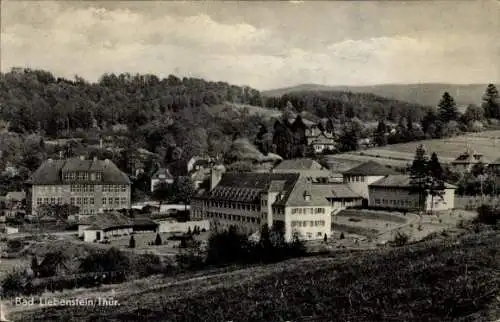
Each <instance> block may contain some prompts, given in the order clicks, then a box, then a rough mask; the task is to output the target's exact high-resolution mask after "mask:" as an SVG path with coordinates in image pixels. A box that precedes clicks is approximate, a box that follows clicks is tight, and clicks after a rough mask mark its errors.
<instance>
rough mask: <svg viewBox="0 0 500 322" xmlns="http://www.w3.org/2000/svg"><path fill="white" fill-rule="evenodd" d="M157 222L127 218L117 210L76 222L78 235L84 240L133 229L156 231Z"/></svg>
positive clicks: (115, 234)
mask: <svg viewBox="0 0 500 322" xmlns="http://www.w3.org/2000/svg"><path fill="white" fill-rule="evenodd" d="M157 229H158V224H157V223H155V222H154V221H152V220H149V219H147V218H128V217H126V216H124V215H122V214H120V213H117V212H108V213H102V214H98V215H95V216H88V217H86V218H84V219H82V221H81V222H80V223H79V224H78V237H83V241H85V242H95V241H97V242H98V241H101V240H104V239H111V238H114V237H120V236H123V235H130V234H131V233H132V232H134V231H156V230H157Z"/></svg>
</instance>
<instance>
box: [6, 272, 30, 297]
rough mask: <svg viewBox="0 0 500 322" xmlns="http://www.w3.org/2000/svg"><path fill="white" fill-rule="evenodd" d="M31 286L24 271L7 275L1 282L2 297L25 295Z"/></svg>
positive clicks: (28, 277)
mask: <svg viewBox="0 0 500 322" xmlns="http://www.w3.org/2000/svg"><path fill="white" fill-rule="evenodd" d="M30 284H31V276H29V275H28V274H27V273H26V272H25V271H20V270H15V271H12V272H10V273H9V274H7V276H6V277H5V278H4V280H3V281H2V289H3V295H4V296H7V297H12V296H17V295H21V294H25V293H27V290H28V288H29V285H30Z"/></svg>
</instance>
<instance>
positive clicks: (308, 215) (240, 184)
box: [191, 173, 362, 241]
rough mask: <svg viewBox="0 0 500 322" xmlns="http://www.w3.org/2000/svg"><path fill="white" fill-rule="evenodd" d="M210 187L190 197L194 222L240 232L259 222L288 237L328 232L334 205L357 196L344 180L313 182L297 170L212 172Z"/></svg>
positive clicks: (251, 229) (252, 230) (254, 228)
mask: <svg viewBox="0 0 500 322" xmlns="http://www.w3.org/2000/svg"><path fill="white" fill-rule="evenodd" d="M210 187H211V188H210V189H209V190H207V191H199V193H198V194H197V195H196V196H194V197H193V198H192V203H191V216H192V219H193V220H204V219H207V220H209V221H210V223H211V225H210V227H211V229H215V230H218V229H222V230H224V229H228V228H229V227H230V226H236V227H238V228H239V229H240V231H242V232H243V233H245V234H248V235H250V234H253V233H255V232H259V231H260V230H261V228H262V227H263V226H264V225H267V226H268V227H273V228H275V229H280V230H282V231H283V233H284V236H285V239H286V240H288V241H290V240H291V239H292V238H293V236H294V234H298V235H299V237H300V238H303V239H309V240H311V239H322V238H324V236H325V234H326V235H327V236H330V233H331V217H332V214H333V211H334V209H335V207H347V206H348V205H350V204H353V205H354V204H356V203H359V202H360V201H361V200H362V197H361V196H359V195H358V194H356V193H355V192H353V191H352V190H350V189H349V187H347V185H343V184H315V183H313V182H312V181H311V180H310V178H308V177H306V176H303V175H301V174H300V173H271V174H269V173H226V174H224V175H221V176H217V175H214V174H213V175H212V177H211V184H210Z"/></svg>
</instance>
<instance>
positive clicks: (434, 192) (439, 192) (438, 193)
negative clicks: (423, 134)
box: [427, 152, 445, 209]
mask: <svg viewBox="0 0 500 322" xmlns="http://www.w3.org/2000/svg"><path fill="white" fill-rule="evenodd" d="M427 169H428V173H429V176H430V184H429V194H430V195H431V209H432V207H434V200H435V198H440V199H442V198H443V194H444V192H445V182H444V170H443V167H442V166H441V163H440V162H439V159H438V156H437V154H436V153H435V152H434V153H432V155H431V159H430V160H429V162H428V165H427Z"/></svg>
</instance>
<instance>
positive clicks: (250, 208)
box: [209, 201, 260, 211]
mask: <svg viewBox="0 0 500 322" xmlns="http://www.w3.org/2000/svg"><path fill="white" fill-rule="evenodd" d="M209 205H210V206H211V207H217V208H228V209H240V210H247V211H260V207H258V206H257V205H248V204H242V203H236V202H227V201H224V202H222V201H209Z"/></svg>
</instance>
